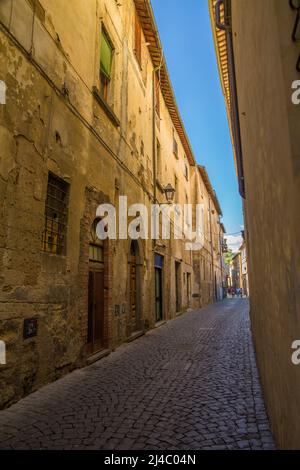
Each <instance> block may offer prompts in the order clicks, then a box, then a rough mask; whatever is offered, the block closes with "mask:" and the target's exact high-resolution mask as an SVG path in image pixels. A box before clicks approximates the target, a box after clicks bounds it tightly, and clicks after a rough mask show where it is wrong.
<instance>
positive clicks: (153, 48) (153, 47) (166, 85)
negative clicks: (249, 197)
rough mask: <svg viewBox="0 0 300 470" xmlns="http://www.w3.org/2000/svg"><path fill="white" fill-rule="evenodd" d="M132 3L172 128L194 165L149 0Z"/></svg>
mask: <svg viewBox="0 0 300 470" xmlns="http://www.w3.org/2000/svg"><path fill="white" fill-rule="evenodd" d="M134 3H135V6H136V10H137V14H138V16H139V19H140V22H141V26H142V29H143V33H144V36H145V40H146V42H147V43H149V45H148V49H149V52H150V56H151V59H152V63H153V66H154V68H155V69H159V70H160V86H161V91H162V95H163V97H164V101H165V103H166V106H167V108H168V110H169V113H170V116H171V119H172V122H173V125H174V128H175V129H176V131H177V133H178V135H179V137H180V140H181V142H182V145H183V148H184V151H185V154H186V157H187V158H188V161H189V163H190V165H195V158H194V155H193V151H192V148H191V144H190V141H189V139H188V136H187V133H186V131H185V128H184V124H183V122H182V119H181V116H180V113H179V110H178V106H177V103H176V99H175V95H174V91H173V88H172V84H171V80H170V76H169V73H168V69H167V64H166V61H165V58H164V54H163V48H162V45H161V42H160V38H159V33H158V30H157V26H156V21H155V18H154V13H153V10H152V6H151V3H150V0H134Z"/></svg>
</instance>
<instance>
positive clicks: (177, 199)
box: [174, 175, 179, 202]
mask: <svg viewBox="0 0 300 470" xmlns="http://www.w3.org/2000/svg"><path fill="white" fill-rule="evenodd" d="M174 184H175V185H174V189H175V202H178V201H179V195H178V178H177V176H176V175H175V178H174Z"/></svg>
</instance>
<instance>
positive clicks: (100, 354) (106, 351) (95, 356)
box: [86, 349, 111, 365]
mask: <svg viewBox="0 0 300 470" xmlns="http://www.w3.org/2000/svg"><path fill="white" fill-rule="evenodd" d="M110 353H111V350H110V349H102V351H99V352H97V353H95V354H93V355H92V356H88V357H87V359H86V363H87V365H90V364H94V362H97V361H100V359H103V358H104V357H106V356H108V355H109V354H110Z"/></svg>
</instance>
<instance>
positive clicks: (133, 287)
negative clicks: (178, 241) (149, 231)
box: [129, 240, 141, 333]
mask: <svg viewBox="0 0 300 470" xmlns="http://www.w3.org/2000/svg"><path fill="white" fill-rule="evenodd" d="M139 259H140V251H139V245H138V242H137V241H136V240H132V242H131V244H130V255H129V310H130V330H131V333H133V332H135V331H139V330H140V328H141V324H140V323H141V322H140V262H139Z"/></svg>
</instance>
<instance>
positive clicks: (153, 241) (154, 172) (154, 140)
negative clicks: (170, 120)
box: [152, 53, 163, 251]
mask: <svg viewBox="0 0 300 470" xmlns="http://www.w3.org/2000/svg"><path fill="white" fill-rule="evenodd" d="M162 66H163V53H162V55H161V62H160V65H159V66H158V67H155V68H154V69H153V72H152V108H153V110H152V159H153V162H152V168H153V198H154V204H156V203H157V191H156V180H157V164H156V160H157V156H156V90H155V85H156V73H157V72H158V71H159V70H160V69H161V67H162ZM153 222H154V224H156V218H155V219H154V221H153ZM155 228H156V227H155ZM152 243H153V250H154V251H155V247H156V240H152Z"/></svg>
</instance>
